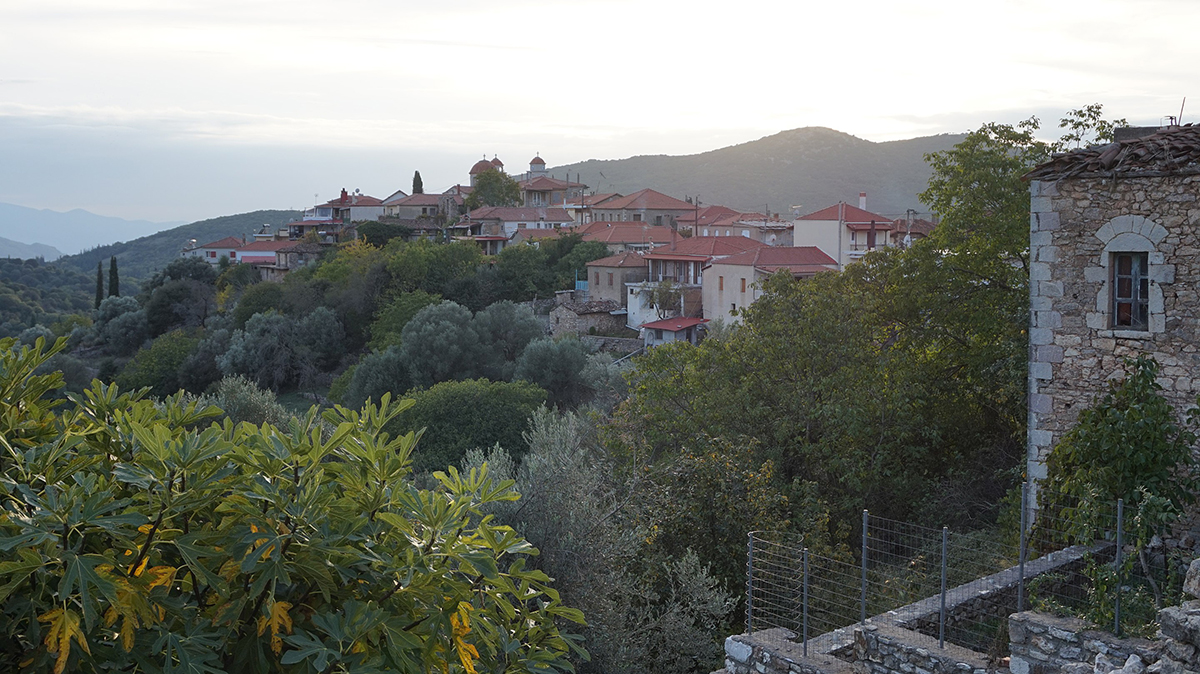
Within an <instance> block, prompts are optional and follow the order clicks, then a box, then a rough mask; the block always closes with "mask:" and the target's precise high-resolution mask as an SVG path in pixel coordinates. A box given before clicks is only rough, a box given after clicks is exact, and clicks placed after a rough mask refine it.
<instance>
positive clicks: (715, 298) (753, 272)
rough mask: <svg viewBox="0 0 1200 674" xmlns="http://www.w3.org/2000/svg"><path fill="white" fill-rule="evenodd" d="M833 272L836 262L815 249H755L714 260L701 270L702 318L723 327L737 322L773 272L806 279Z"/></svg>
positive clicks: (809, 247) (813, 247) (760, 293)
mask: <svg viewBox="0 0 1200 674" xmlns="http://www.w3.org/2000/svg"><path fill="white" fill-rule="evenodd" d="M836 270H837V261H836V260H834V259H833V258H831V257H829V256H828V255H826V254H825V253H823V252H821V249H819V248H817V247H815V246H803V247H800V248H785V247H766V248H756V249H754V250H748V251H746V252H744V253H738V254H736V255H730V256H728V257H722V258H718V259H714V260H713V261H712V263H710V264H709V266H708V267H706V268H705V270H704V279H703V282H702V287H703V291H702V295H701V296H702V298H703V303H704V317H705V318H707V319H709V320H721V321H723V322H724V323H725V324H726V325H729V324H732V323H738V322H740V321H741V317H740V316H738V315H737V312H739V311H740V310H742V309H744V308H745V307H747V306H749V305H750V304H751V303H753V302H754V301H755V300H757V299H758V298H759V297H760V296H761V295H762V288H761V287H760V285H761V281H763V280H764V279H766V278H767V277H768V276H771V275H772V274H775V273H777V272H780V271H785V272H787V273H789V274H791V275H792V276H793V277H795V278H807V277H809V276H815V275H816V274H818V273H820V272H823V271H836Z"/></svg>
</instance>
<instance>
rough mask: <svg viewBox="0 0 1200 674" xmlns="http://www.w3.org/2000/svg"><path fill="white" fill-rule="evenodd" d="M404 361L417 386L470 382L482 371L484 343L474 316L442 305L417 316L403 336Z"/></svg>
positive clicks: (401, 353) (450, 305)
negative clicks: (457, 381)
mask: <svg viewBox="0 0 1200 674" xmlns="http://www.w3.org/2000/svg"><path fill="white" fill-rule="evenodd" d="M400 344H401V346H400V358H401V360H402V361H403V362H404V365H405V367H406V368H407V370H408V372H409V375H410V376H411V377H412V382H413V384H414V385H416V386H420V387H429V386H432V385H434V384H437V383H438V382H444V381H448V380H451V379H469V378H470V377H472V376H474V375H475V373H476V372H477V371H478V369H479V365H480V359H481V358H482V357H483V356H484V349H483V343H482V342H481V341H480V339H479V333H477V332H476V331H475V327H474V326H473V325H472V322H471V312H470V310H468V309H467V308H466V307H462V306H460V305H458V304H455V303H454V302H442V303H440V304H434V305H430V306H427V307H425V308H424V309H421V310H420V311H418V312H417V314H416V315H415V316H413V318H412V320H410V321H409V322H408V323H407V324H406V325H405V326H404V330H403V331H401V333H400Z"/></svg>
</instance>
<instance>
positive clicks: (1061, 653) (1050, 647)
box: [1008, 611, 1163, 674]
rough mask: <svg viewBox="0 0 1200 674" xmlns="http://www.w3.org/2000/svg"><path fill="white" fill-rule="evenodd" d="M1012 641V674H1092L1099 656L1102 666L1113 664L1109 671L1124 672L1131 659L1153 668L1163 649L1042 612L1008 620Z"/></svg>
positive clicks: (1034, 612)
mask: <svg viewBox="0 0 1200 674" xmlns="http://www.w3.org/2000/svg"><path fill="white" fill-rule="evenodd" d="M1008 640H1009V649H1010V652H1011V655H1010V656H1009V657H1010V664H1009V668H1010V669H1011V670H1012V674H1050V673H1051V672H1060V671H1061V672H1073V673H1074V674H1083V673H1084V672H1088V673H1090V672H1092V671H1093V669H1095V668H1096V667H1097V656H1101V663H1104V662H1108V663H1109V665H1110V666H1109V669H1112V668H1114V667H1115V668H1117V669H1120V668H1121V667H1123V666H1124V664H1125V663H1126V662H1128V660H1129V656H1131V655H1136V656H1138V658H1139V659H1140V660H1141V661H1142V662H1143V663H1144V664H1150V663H1154V662H1157V661H1158V659H1159V657H1160V653H1161V650H1162V647H1163V645H1162V644H1161V643H1159V642H1155V641H1150V640H1148V639H1122V638H1121V637H1118V636H1116V635H1114V634H1112V633H1111V632H1105V631H1103V630H1098V629H1092V628H1091V626H1090V625H1089V624H1088V623H1087V622H1085V621H1083V620H1080V619H1078V618H1060V617H1058V616H1053V615H1050V614H1047V613H1041V612H1038V611H1026V612H1024V613H1016V614H1013V615H1012V616H1011V617H1010V618H1009V619H1008ZM1143 666H1144V665H1143ZM1096 671H1099V670H1098V669H1096Z"/></svg>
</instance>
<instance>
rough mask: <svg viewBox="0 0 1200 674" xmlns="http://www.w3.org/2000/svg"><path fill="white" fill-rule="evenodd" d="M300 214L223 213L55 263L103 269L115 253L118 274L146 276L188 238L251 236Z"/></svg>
mask: <svg viewBox="0 0 1200 674" xmlns="http://www.w3.org/2000/svg"><path fill="white" fill-rule="evenodd" d="M300 216H301V213H299V212H297V211H253V212H250V213H239V214H237V215H226V216H222V217H220V218H213V219H211V220H201V221H200V222H193V223H192V224H190V225H181V226H179V227H175V228H172V229H168V230H164V231H161V232H156V233H154V234H151V235H150V236H143V237H141V238H140V239H134V240H133V241H125V242H122V243H114V244H109V245H107V246H100V247H98V248H93V249H91V250H87V251H84V252H82V253H79V254H77V255H67V256H65V257H62V258H60V259H59V263H60V264H63V265H66V266H69V267H73V268H75V269H78V270H80V271H85V272H86V271H95V269H96V263H97V262H104V263H105V267H104V268H105V269H108V259H109V258H110V257H112V256H114V255H115V256H116V257H117V267H118V268H119V269H120V270H121V273H122V274H128V275H130V276H136V277H138V278H146V277H148V276H150V275H151V274H152V273H153V272H154V271H155V270H158V269H162V268H163V267H164V266H166V265H167V264H168V263H170V262H171V260H173V259H175V258H176V257H178V256H179V251H180V250H181V249H182V248H183V247H184V245H186V244H187V242H188V241H190V240H191V239H195V240H196V241H197V243H200V244H205V243H208V242H210V241H216V240H217V239H223V238H225V237H227V236H241V235H243V234H245V235H251V234H253V233H254V232H257V231H258V230H259V229H261V228H262V226H263V225H264V224H269V225H271V226H272V227H278V226H280V225H283V224H285V223H287V222H290V221H292V220H295V219H297V218H299V217H300Z"/></svg>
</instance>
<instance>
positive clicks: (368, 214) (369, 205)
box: [303, 187, 383, 225]
mask: <svg viewBox="0 0 1200 674" xmlns="http://www.w3.org/2000/svg"><path fill="white" fill-rule="evenodd" d="M381 215H383V200H382V199H376V198H375V197H372V196H367V195H365V194H363V193H362V192H359V191H358V190H354V192H347V191H346V188H344V187H343V188H342V193H341V194H340V195H339V196H338V198H337V199H331V200H330V201H327V202H325V203H323V204H317V205H316V206H313V207H312V208H310V209H308V210H306V211H304V217H303V219H304V220H332V221H334V222H338V223H341V224H342V225H349V224H351V223H355V222H366V221H368V220H378V219H379V216H381Z"/></svg>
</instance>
